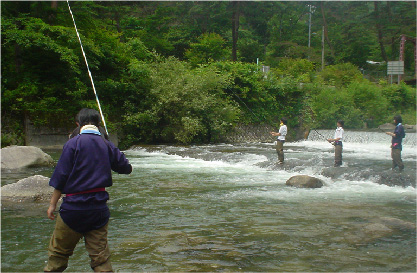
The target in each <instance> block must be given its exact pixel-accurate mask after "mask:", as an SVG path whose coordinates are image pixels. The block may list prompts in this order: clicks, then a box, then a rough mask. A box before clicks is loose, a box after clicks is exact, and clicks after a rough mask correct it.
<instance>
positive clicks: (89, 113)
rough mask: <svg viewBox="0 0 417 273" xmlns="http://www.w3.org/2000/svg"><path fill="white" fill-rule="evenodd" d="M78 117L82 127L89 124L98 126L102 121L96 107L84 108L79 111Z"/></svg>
mask: <svg viewBox="0 0 417 273" xmlns="http://www.w3.org/2000/svg"><path fill="white" fill-rule="evenodd" d="M77 119H78V122H79V124H80V127H83V126H84V125H87V124H91V125H95V126H98V125H99V123H100V114H99V113H98V112H97V111H96V110H94V109H89V108H83V109H81V110H80V112H78V115H77Z"/></svg>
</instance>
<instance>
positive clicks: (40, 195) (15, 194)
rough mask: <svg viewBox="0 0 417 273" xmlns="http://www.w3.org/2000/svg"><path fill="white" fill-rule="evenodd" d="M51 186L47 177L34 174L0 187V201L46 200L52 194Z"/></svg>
mask: <svg viewBox="0 0 417 273" xmlns="http://www.w3.org/2000/svg"><path fill="white" fill-rule="evenodd" d="M53 190H54V189H53V188H52V187H51V186H49V178H48V177H45V176H42V175H34V176H31V177H28V178H25V179H22V180H19V181H18V182H16V183H12V184H8V185H4V186H3V187H1V198H2V201H4V200H8V201H16V202H22V201H46V200H49V199H50V198H51V196H52V192H53Z"/></svg>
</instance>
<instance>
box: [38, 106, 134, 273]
mask: <svg viewBox="0 0 417 273" xmlns="http://www.w3.org/2000/svg"><path fill="white" fill-rule="evenodd" d="M78 118H79V119H78V121H79V123H80V134H78V135H77V136H75V137H73V138H71V139H70V140H68V141H67V143H65V145H64V148H63V151H62V155H61V157H60V159H59V161H58V164H57V166H56V168H55V171H54V173H53V175H52V177H51V179H50V181H49V185H50V186H52V187H54V192H53V194H52V198H51V201H50V206H49V208H48V211H47V214H48V218H49V219H51V220H54V219H55V215H54V212H55V209H56V205H57V202H58V200H59V199H60V197H61V194H62V193H64V194H66V196H65V197H64V198H63V202H62V205H61V207H60V210H59V214H58V216H57V217H56V224H55V230H54V232H53V234H52V237H51V240H50V243H49V249H48V254H49V259H48V263H47V265H46V266H45V268H44V271H45V272H62V271H64V270H65V269H66V268H67V266H68V260H69V257H70V256H71V255H72V254H73V251H74V248H75V246H76V245H77V243H78V241H79V240H80V239H81V238H82V237H84V241H85V246H86V249H87V251H88V253H89V255H90V259H91V263H90V266H91V268H92V269H93V270H94V271H95V272H112V271H113V268H112V266H111V263H110V250H109V247H108V242H107V227H108V222H109V218H110V211H109V208H108V206H107V200H108V199H109V194H108V193H107V191H106V190H105V188H106V187H110V186H112V184H113V182H112V173H111V171H112V170H113V171H115V172H117V173H120V174H129V173H131V172H132V165H130V163H129V161H128V160H127V159H126V157H125V155H124V154H123V153H122V152H121V151H120V150H119V149H118V148H117V147H116V146H114V144H113V143H111V142H110V141H107V140H105V139H104V138H103V137H102V136H101V134H100V132H99V130H98V126H99V121H100V115H99V113H98V112H97V111H96V110H93V109H82V110H81V111H80V112H79V114H78Z"/></svg>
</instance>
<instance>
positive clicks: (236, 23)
mask: <svg viewBox="0 0 417 273" xmlns="http://www.w3.org/2000/svg"><path fill="white" fill-rule="evenodd" d="M232 7H233V18H232V40H233V45H232V60H233V61H234V62H235V61H237V41H238V32H239V17H240V10H239V7H240V2H239V1H233V2H232Z"/></svg>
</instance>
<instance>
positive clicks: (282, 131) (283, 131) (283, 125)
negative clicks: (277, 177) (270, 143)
mask: <svg viewBox="0 0 417 273" xmlns="http://www.w3.org/2000/svg"><path fill="white" fill-rule="evenodd" d="M271 135H273V136H276V137H277V140H276V146H275V148H276V150H277V154H278V164H284V142H285V136H286V135H287V119H286V118H281V119H280V127H279V131H278V133H277V132H271Z"/></svg>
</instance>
